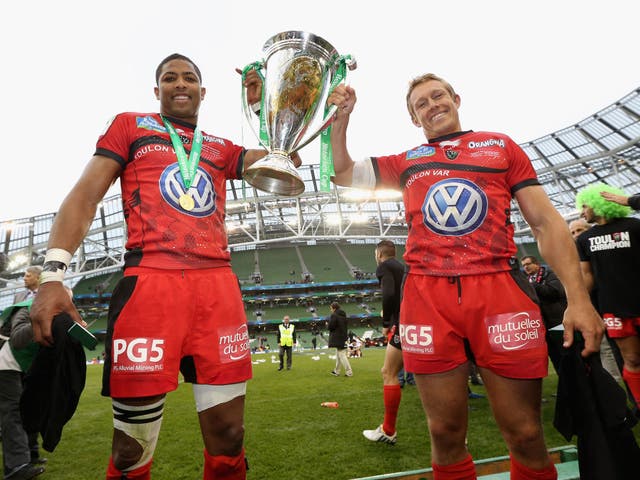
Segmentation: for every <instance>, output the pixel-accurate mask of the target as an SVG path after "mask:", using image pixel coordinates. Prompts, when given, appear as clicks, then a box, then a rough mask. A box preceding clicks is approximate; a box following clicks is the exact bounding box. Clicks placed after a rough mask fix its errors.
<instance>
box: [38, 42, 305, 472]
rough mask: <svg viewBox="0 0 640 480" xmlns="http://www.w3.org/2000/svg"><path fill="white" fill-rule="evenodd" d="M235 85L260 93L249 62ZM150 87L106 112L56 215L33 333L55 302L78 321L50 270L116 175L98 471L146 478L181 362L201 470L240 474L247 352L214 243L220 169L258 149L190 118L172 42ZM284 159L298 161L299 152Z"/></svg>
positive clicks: (238, 306) (56, 270)
mask: <svg viewBox="0 0 640 480" xmlns="http://www.w3.org/2000/svg"><path fill="white" fill-rule="evenodd" d="M120 73H122V72H120ZM244 85H245V87H246V92H247V100H248V101H249V102H250V104H253V103H256V102H258V101H260V99H261V96H262V81H261V79H260V77H259V75H258V74H257V72H255V71H254V70H250V71H249V72H248V73H247V75H246V78H245V80H244ZM153 91H154V94H155V97H156V99H157V100H158V101H159V107H160V108H159V112H151V113H137V112H126V113H120V114H118V115H116V116H115V117H114V118H113V119H112V120H111V121H110V122H109V124H108V125H107V128H106V130H105V131H104V133H103V134H102V135H100V137H99V138H98V142H97V145H96V151H95V154H94V156H93V157H92V158H91V160H90V161H89V164H88V165H87V167H86V168H85V170H84V172H83V173H82V175H81V176H80V179H79V180H78V182H77V183H76V184H75V186H74V187H73V188H72V190H71V191H70V192H69V194H68V195H67V196H66V198H65V199H64V201H63V203H62V205H61V207H60V209H59V211H58V213H57V214H56V217H55V220H54V222H53V226H52V228H51V233H50V236H49V242H48V249H47V253H46V255H45V261H44V265H43V272H42V275H41V283H40V289H39V290H38V295H37V296H36V299H35V301H34V304H33V307H32V309H31V317H32V320H33V331H34V337H35V339H36V341H38V342H39V343H42V344H44V345H49V346H50V345H51V343H52V341H53V337H52V334H51V324H52V319H53V317H54V315H55V314H57V313H60V312H67V313H68V314H69V315H70V316H71V318H72V319H74V320H75V321H76V322H78V323H80V324H82V325H85V322H84V321H82V319H81V318H80V315H79V314H78V311H77V310H76V309H75V307H74V306H73V304H72V302H71V301H70V299H69V298H68V296H67V295H66V293H65V292H64V289H63V288H62V281H63V279H64V274H65V271H66V269H67V267H68V266H69V264H70V263H71V259H72V257H73V252H75V251H76V249H77V248H78V246H79V245H80V242H81V241H82V239H83V238H84V236H85V235H86V234H87V231H88V229H89V227H90V225H91V222H92V221H93V219H94V216H95V213H96V209H97V206H98V204H99V203H100V202H101V201H102V198H103V197H104V195H105V194H106V192H107V190H108V189H109V187H111V185H112V184H113V183H114V182H115V181H116V180H117V179H119V180H120V188H121V190H122V203H123V211H124V218H125V221H126V227H127V244H126V253H125V258H124V264H125V265H124V277H123V278H122V279H121V280H120V281H119V283H118V285H117V286H116V287H115V290H114V292H113V295H112V297H111V301H110V308H109V318H108V325H107V337H106V344H105V364H104V369H103V372H104V373H103V385H102V394H103V395H104V396H108V397H111V399H112V406H113V413H114V418H113V437H112V448H111V457H110V458H109V462H108V467H107V472H106V478H107V480H120V479H122V478H128V479H136V480H146V479H149V478H151V466H152V462H153V456H154V452H155V448H156V442H157V440H158V436H159V433H160V426H161V423H162V417H163V413H164V404H165V397H166V394H167V393H168V392H170V391H172V390H175V389H176V388H177V387H178V376H179V372H181V373H182V375H183V377H184V379H185V381H186V382H190V383H192V384H193V392H194V399H195V406H196V411H197V413H198V420H199V423H200V430H201V435H202V439H203V443H204V452H203V455H204V458H203V464H204V476H203V478H204V479H205V480H211V479H214V478H215V479H216V480H218V479H233V480H238V479H244V478H246V468H247V467H246V461H245V450H244V405H245V394H246V382H247V381H248V380H249V379H250V378H251V374H252V372H251V355H250V346H249V335H248V332H247V320H246V315H245V310H244V306H243V303H242V295H241V293H240V288H239V284H238V280H237V277H236V275H235V274H234V273H233V271H232V270H231V266H230V254H229V250H228V248H227V245H228V240H227V235H226V229H225V201H226V182H227V180H229V179H240V178H242V176H243V172H244V171H245V169H246V168H247V167H248V166H250V165H252V164H253V163H254V162H255V161H257V160H259V159H260V158H262V157H264V156H265V155H266V153H267V152H266V151H264V150H255V149H249V150H248V149H245V148H243V147H241V146H238V145H235V144H233V143H232V142H230V141H229V140H226V139H224V138H221V137H218V136H215V135H213V134H210V133H207V132H204V131H203V130H202V129H201V125H200V124H199V123H198V115H199V110H200V106H201V102H202V101H203V100H204V98H205V95H206V89H205V88H204V87H203V86H202V75H201V72H200V69H199V68H198V66H197V65H196V64H195V63H194V62H193V61H192V60H191V59H189V58H188V57H186V56H185V55H182V54H179V53H174V54H171V55H169V56H167V57H166V58H164V59H163V60H162V61H161V62H160V63H159V64H158V66H157V68H156V71H155V87H154V89H153ZM293 160H294V164H296V165H300V163H301V161H300V158H299V157H298V156H295V155H294V158H293ZM134 352H135V353H134ZM87 474H88V472H87Z"/></svg>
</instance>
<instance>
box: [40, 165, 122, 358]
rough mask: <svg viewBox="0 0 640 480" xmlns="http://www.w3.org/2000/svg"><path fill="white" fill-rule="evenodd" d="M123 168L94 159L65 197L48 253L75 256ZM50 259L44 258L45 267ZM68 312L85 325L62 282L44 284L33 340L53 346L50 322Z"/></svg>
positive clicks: (54, 226) (54, 223)
mask: <svg viewBox="0 0 640 480" xmlns="http://www.w3.org/2000/svg"><path fill="white" fill-rule="evenodd" d="M119 173H120V165H119V164H118V163H117V162H115V161H114V160H112V159H110V158H107V157H102V156H94V157H93V158H92V159H91V160H90V162H89V164H88V165H87V167H86V168H85V170H84V172H83V173H82V175H81V176H80V179H79V180H78V182H77V183H76V184H75V186H74V187H73V188H72V190H71V191H70V192H69V194H68V195H67V196H66V198H65V199H64V201H63V202H62V205H61V206H60V209H59V211H58V214H57V215H56V217H55V220H54V222H53V226H52V227H51V234H50V235H49V242H48V244H47V252H50V251H52V249H56V251H58V252H68V254H70V255H73V253H74V252H75V251H76V250H77V248H78V246H79V245H80V242H82V239H83V238H84V237H85V235H86V234H87V232H88V231H89V227H90V226H91V222H92V221H93V218H94V216H95V213H96V209H97V207H98V204H99V203H100V202H101V201H102V199H103V197H104V195H105V194H106V192H107V190H108V189H109V187H110V186H111V185H112V184H113V182H114V181H115V180H116V179H117V177H118V175H119ZM46 263H47V257H45V265H46ZM61 312H66V313H68V314H69V315H70V316H71V318H73V320H75V321H76V322H78V323H81V324H82V325H85V322H84V321H83V320H82V318H81V317H80V314H79V313H78V311H77V310H76V308H75V306H74V305H73V303H72V301H71V299H70V298H69V294H68V293H67V292H66V290H65V289H64V286H63V284H62V281H60V280H53V281H47V279H46V277H44V276H43V281H42V282H41V284H40V287H39V288H38V294H37V295H36V298H35V300H34V302H33V305H32V307H31V312H30V316H31V320H32V323H33V335H34V340H35V341H36V342H39V343H41V344H43V345H51V344H52V342H53V337H52V335H51V321H52V320H53V317H54V316H55V315H57V314H58V313H61Z"/></svg>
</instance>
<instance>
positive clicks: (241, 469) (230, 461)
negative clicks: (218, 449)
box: [202, 448, 247, 480]
mask: <svg viewBox="0 0 640 480" xmlns="http://www.w3.org/2000/svg"><path fill="white" fill-rule="evenodd" d="M202 478H203V480H222V479H224V480H245V479H246V478H247V465H246V463H245V461H244V448H243V449H242V451H241V452H240V453H239V454H238V455H236V456H235V457H227V456H225V455H215V456H211V455H209V454H208V453H207V451H206V450H205V451H204V476H203V477H202Z"/></svg>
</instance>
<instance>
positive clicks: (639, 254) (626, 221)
mask: <svg viewBox="0 0 640 480" xmlns="http://www.w3.org/2000/svg"><path fill="white" fill-rule="evenodd" d="M602 192H609V193H610V194H614V195H621V196H623V195H624V192H622V190H620V189H618V188H615V187H612V186H609V185H606V184H603V183H596V184H594V185H590V186H588V187H585V188H583V189H582V190H580V191H578V193H577V195H576V207H577V209H578V210H579V211H580V212H581V216H582V217H583V218H584V219H585V220H586V221H587V222H588V223H593V224H594V225H593V226H592V227H591V228H590V229H589V230H587V231H586V232H584V233H582V234H580V236H579V237H578V238H577V246H578V253H579V255H580V260H581V262H580V266H581V267H582V275H583V277H584V278H585V281H586V282H587V285H588V286H589V287H590V288H595V292H596V305H597V308H598V310H599V311H600V313H601V315H602V317H603V318H604V321H605V323H606V327H607V334H608V335H609V338H611V339H613V340H614V341H615V342H616V345H617V346H618V347H619V348H620V353H621V354H622V359H623V367H622V378H623V379H624V380H625V382H626V383H627V387H628V389H629V390H630V391H631V394H632V395H633V398H634V399H635V401H636V403H637V404H638V405H639V406H640V334H639V333H638V327H639V326H640V295H638V288H637V282H636V278H637V275H638V272H639V271H640V220H638V219H637V218H631V217H628V215H629V214H630V213H631V208H630V207H628V206H623V205H621V204H619V203H617V202H613V201H609V200H607V199H606V198H604V195H602Z"/></svg>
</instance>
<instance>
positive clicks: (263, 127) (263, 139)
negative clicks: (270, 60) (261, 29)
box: [242, 62, 269, 150]
mask: <svg viewBox="0 0 640 480" xmlns="http://www.w3.org/2000/svg"><path fill="white" fill-rule="evenodd" d="M262 67H263V62H253V63H251V64H249V65H247V66H246V67H244V68H243V69H242V83H243V84H244V80H245V78H246V77H247V72H248V71H249V70H252V69H253V70H255V71H256V73H257V74H258V76H259V77H260V80H262V93H261V95H262V97H261V98H260V131H259V137H260V143H261V144H262V146H264V148H266V149H267V150H268V149H269V136H268V135H267V123H266V118H265V110H266V109H265V108H264V90H265V89H264V75H262V72H261V71H260V70H261V68H262ZM243 91H244V90H243ZM242 101H244V99H242Z"/></svg>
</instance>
